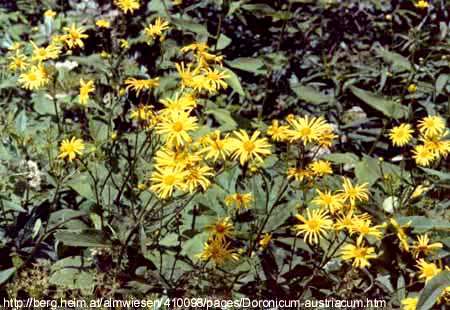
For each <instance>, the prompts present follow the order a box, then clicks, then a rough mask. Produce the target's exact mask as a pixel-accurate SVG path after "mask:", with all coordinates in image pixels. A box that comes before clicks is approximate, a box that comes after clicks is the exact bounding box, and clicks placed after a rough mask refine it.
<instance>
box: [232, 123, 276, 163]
mask: <svg viewBox="0 0 450 310" xmlns="http://www.w3.org/2000/svg"><path fill="white" fill-rule="evenodd" d="M233 133H234V135H235V136H236V137H237V139H236V138H230V143H231V144H230V145H231V148H232V149H233V154H232V155H231V157H232V159H233V160H234V159H237V158H239V162H240V163H241V165H244V164H245V163H246V162H248V161H249V160H253V159H256V160H257V161H258V162H263V161H264V160H263V158H262V156H266V155H270V154H271V152H270V144H269V143H268V142H267V138H259V139H258V136H259V135H260V132H259V131H258V130H255V131H254V132H253V134H252V136H251V137H249V135H248V134H247V132H246V131H245V130H242V129H240V130H239V131H234V132H233Z"/></svg>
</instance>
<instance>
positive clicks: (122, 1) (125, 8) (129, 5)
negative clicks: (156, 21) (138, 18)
mask: <svg viewBox="0 0 450 310" xmlns="http://www.w3.org/2000/svg"><path fill="white" fill-rule="evenodd" d="M114 4H115V5H117V6H118V7H119V9H120V10H121V11H122V12H124V13H125V14H127V13H128V12H130V13H131V14H133V12H134V11H135V10H139V7H140V5H139V0H114Z"/></svg>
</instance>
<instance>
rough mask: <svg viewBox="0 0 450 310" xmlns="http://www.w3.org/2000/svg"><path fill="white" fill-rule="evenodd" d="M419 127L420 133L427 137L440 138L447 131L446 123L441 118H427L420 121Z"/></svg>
mask: <svg viewBox="0 0 450 310" xmlns="http://www.w3.org/2000/svg"><path fill="white" fill-rule="evenodd" d="M417 127H418V128H419V131H420V133H421V134H423V135H425V136H428V137H433V136H438V135H440V134H442V132H443V131H444V129H445V121H444V119H443V118H442V117H440V116H426V117H424V118H422V119H421V120H420V121H419V123H418V125H417Z"/></svg>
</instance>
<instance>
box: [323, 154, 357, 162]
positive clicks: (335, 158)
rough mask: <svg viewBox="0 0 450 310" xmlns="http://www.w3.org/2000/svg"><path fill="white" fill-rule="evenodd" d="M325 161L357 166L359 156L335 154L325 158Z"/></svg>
mask: <svg viewBox="0 0 450 310" xmlns="http://www.w3.org/2000/svg"><path fill="white" fill-rule="evenodd" d="M323 158H324V159H326V160H330V161H332V162H334V163H335V164H355V163H356V162H357V161H359V158H358V156H356V155H355V154H353V153H333V154H327V155H325V156H323Z"/></svg>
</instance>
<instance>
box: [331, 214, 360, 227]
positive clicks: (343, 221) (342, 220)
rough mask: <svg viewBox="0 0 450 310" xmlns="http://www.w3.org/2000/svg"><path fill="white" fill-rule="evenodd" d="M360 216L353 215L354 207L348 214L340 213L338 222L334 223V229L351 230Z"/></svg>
mask: <svg viewBox="0 0 450 310" xmlns="http://www.w3.org/2000/svg"><path fill="white" fill-rule="evenodd" d="M358 219H359V218H358V217H357V216H354V215H353V209H350V210H349V211H348V212H347V213H346V214H340V215H338V216H337V219H336V223H335V224H334V229H335V230H336V231H341V230H344V229H346V230H347V231H348V232H351V229H352V227H353V224H354V222H355V221H357V220H358Z"/></svg>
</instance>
